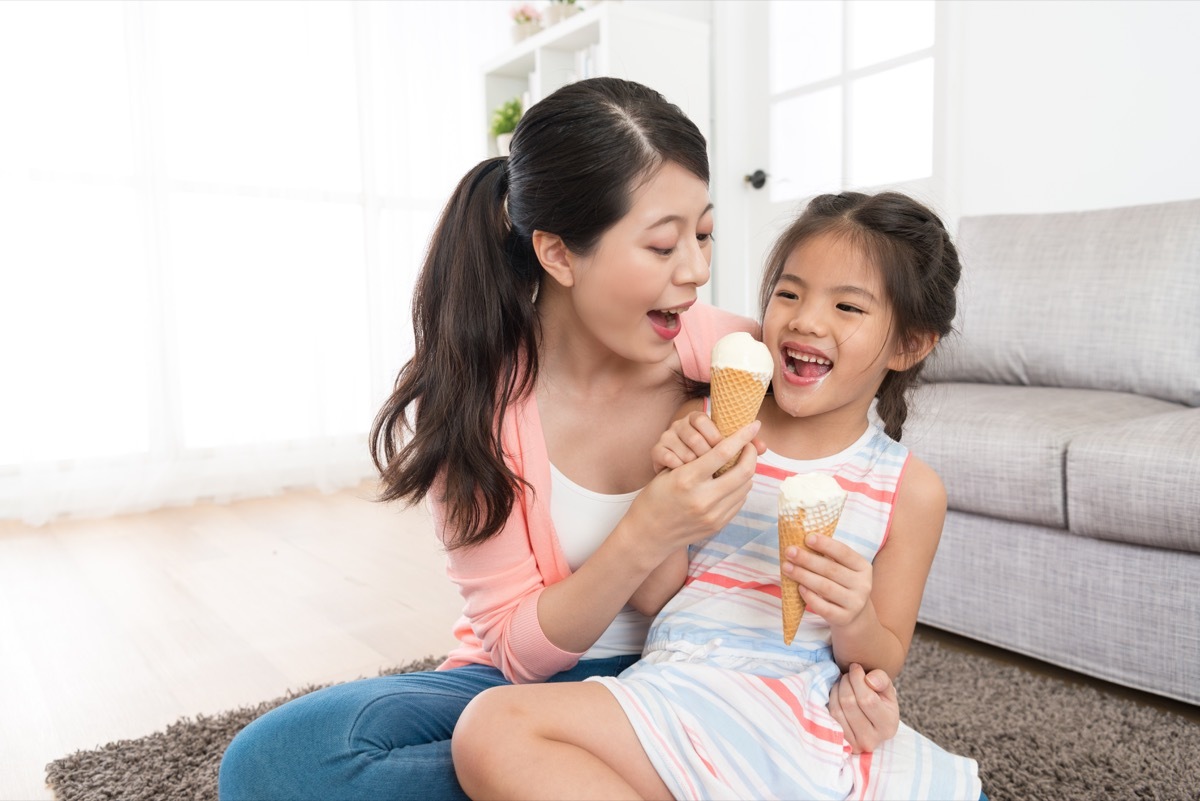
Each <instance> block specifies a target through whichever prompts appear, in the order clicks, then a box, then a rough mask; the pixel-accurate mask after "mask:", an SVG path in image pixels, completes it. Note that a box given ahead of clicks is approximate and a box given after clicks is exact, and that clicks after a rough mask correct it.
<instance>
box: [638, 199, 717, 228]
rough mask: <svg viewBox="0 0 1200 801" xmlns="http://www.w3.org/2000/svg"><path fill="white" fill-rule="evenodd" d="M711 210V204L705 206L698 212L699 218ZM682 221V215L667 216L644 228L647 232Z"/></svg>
mask: <svg viewBox="0 0 1200 801" xmlns="http://www.w3.org/2000/svg"><path fill="white" fill-rule="evenodd" d="M712 208H713V204H711V203H709V204H708V205H707V206H705V207H704V211H702V212H700V216H701V217H703V216H704V215H705V214H708V213H709V212H710V211H712ZM682 221H683V216H682V215H680V214H668V215H667V216H666V217H663V218H662V219H661V220H659V221H657V222H653V223H650V224H649V225H647V226H646V228H647V230H649V229H650V228H657V227H658V226H660V225H666V224H667V223H673V222H682Z"/></svg>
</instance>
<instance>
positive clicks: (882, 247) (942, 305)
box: [759, 192, 962, 440]
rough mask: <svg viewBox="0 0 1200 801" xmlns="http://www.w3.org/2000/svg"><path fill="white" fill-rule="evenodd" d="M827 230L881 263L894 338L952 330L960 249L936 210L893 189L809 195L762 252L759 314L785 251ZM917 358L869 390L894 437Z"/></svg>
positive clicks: (901, 422)
mask: <svg viewBox="0 0 1200 801" xmlns="http://www.w3.org/2000/svg"><path fill="white" fill-rule="evenodd" d="M826 233H834V234H837V235H840V236H845V237H846V238H847V239H848V240H849V241H851V242H853V243H854V244H855V245H857V246H858V247H860V248H861V249H862V252H863V254H864V255H865V256H866V257H867V258H868V259H869V260H870V262H871V263H872V264H874V265H875V266H876V268H877V269H878V270H879V271H880V274H881V275H882V277H883V284H884V291H885V292H886V293H887V297H888V301H889V302H890V303H891V306H892V320H893V325H894V326H895V333H896V336H897V341H898V342H900V343H902V344H907V343H909V342H911V341H912V339H913V337H914V335H916V334H920V333H933V334H937V335H938V336H939V337H944V336H946V335H948V334H949V333H950V331H951V330H952V326H953V322H954V313H955V308H956V301H955V296H954V290H955V287H957V286H958V279H959V276H960V275H961V274H962V265H961V264H960V263H959V260H958V250H957V249H956V248H955V247H954V243H952V242H951V241H950V234H949V233H948V232H947V231H946V227H945V226H944V225H943V224H942V221H941V220H940V219H938V216H937V215H936V214H934V213H933V212H932V211H930V210H929V209H928V208H926V207H925V206H923V205H922V204H920V203H918V202H917V201H915V200H913V199H912V198H910V197H908V196H907V195H902V194H900V193H899V192H881V193H879V194H877V195H864V194H861V193H859V192H843V193H841V194H840V195H819V196H818V197H815V198H813V200H812V201H810V202H809V204H808V207H807V208H806V209H805V210H804V213H803V214H801V215H800V217H799V218H798V219H797V220H796V221H795V222H793V223H792V224H791V226H789V227H788V229H787V230H786V231H784V233H783V235H782V236H781V237H780V238H779V240H778V241H777V242H776V243H775V247H774V248H772V250H771V255H770V256H769V257H768V259H767V266H766V272H765V273H764V275H763V282H762V287H761V290H760V292H761V294H760V296H759V304H760V310H761V312H762V313H763V314H765V313H766V309H767V303H768V302H769V301H770V300H771V296H772V295H773V294H774V289H775V284H776V283H777V282H778V281H779V276H780V275H781V274H782V273H783V267H784V264H785V262H786V261H787V258H788V256H789V255H790V254H791V252H792V251H793V250H795V249H796V248H797V247H799V246H800V245H801V244H803V243H804V242H805V241H807V240H809V239H811V238H813V237H815V236H819V235H821V234H826ZM923 366H924V361H921V362H918V363H917V364H915V365H914V366H913V367H911V368H909V369H907V370H904V371H894V370H893V371H889V372H888V374H887V375H886V376H885V377H884V379H883V383H882V384H881V385H880V387H879V391H878V392H876V393H875V397H876V398H878V399H879V402H878V404H876V407H875V411H876V413H877V414H878V415H879V417H880V419H881V420H882V421H883V424H884V430H885V431H886V432H887V435H888V436H890V437H891V438H892V439H896V440H898V439H900V435H901V434H902V433H903V430H904V421H905V420H906V419H907V418H908V400H907V397H906V396H907V393H908V390H909V388H910V387H912V386H913V385H914V384H915V383H916V380H917V376H918V375H920V372H921V368H922V367H923Z"/></svg>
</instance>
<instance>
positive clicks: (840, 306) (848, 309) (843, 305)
mask: <svg viewBox="0 0 1200 801" xmlns="http://www.w3.org/2000/svg"><path fill="white" fill-rule="evenodd" d="M837 308H838V311H844V312H852V313H854V314H863V313H864V312H863V310H862V309H860V308H858V307H857V306H851V305H850V304H849V303H839V304H838V305H837Z"/></svg>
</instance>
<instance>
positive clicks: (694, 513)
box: [625, 420, 760, 564]
mask: <svg viewBox="0 0 1200 801" xmlns="http://www.w3.org/2000/svg"><path fill="white" fill-rule="evenodd" d="M710 422H711V421H710ZM701 425H702V424H701ZM759 427H760V423H759V422H758V421H757V420H756V421H754V422H753V423H751V424H750V425H748V426H745V427H744V428H741V429H740V430H738V431H735V432H734V433H733V434H730V435H729V436H728V437H726V438H725V439H719V441H718V443H717V445H716V446H714V447H711V448H709V449H708V451H707V452H705V453H703V454H701V455H700V456H696V457H695V458H693V460H692V461H690V462H688V463H687V464H684V465H681V466H680V467H678V468H675V469H671V470H664V471H662V472H660V473H659V474H658V475H657V476H655V477H654V479H653V480H652V481H651V482H650V483H649V484H647V485H646V488H645V489H643V490H642V491H641V493H640V494H639V495H638V497H637V498H636V499H635V500H634V502H633V505H632V506H631V507H630V509H629V512H628V513H627V514H626V518H625V519H626V520H628V521H629V522H631V523H632V524H633V529H632V530H633V531H637V532H640V534H639V535H638V536H639V538H640V539H642V541H643V542H646V543H647V544H649V542H650V541H651V540H652V541H653V543H654V545H653V548H654V550H655V551H659V550H660V549H661V553H660V554H658V555H657V558H656V561H655V564H657V563H658V562H659V561H661V560H662V559H663V558H665V556H666V555H667V554H668V553H670V552H671V551H673V550H675V549H676V548H679V547H682V546H684V545H690V544H691V543H693V542H698V541H699V540H702V539H704V538H705V537H708V536H711V535H712V534H714V533H716V532H717V531H719V530H720V529H721V527H722V526H724V525H725V524H726V523H728V522H729V521H730V520H732V519H733V516H734V515H736V514H737V513H738V510H739V509H741V508H742V504H743V503H744V502H745V500H746V496H747V495H749V494H750V487H751V484H752V483H753V479H754V466H755V463H756V461H757V455H756V453H755V448H754V446H753V445H752V444H751V443H752V441H753V439H754V437H755V435H757V434H758V429H759ZM734 458H736V459H737V462H736V463H735V464H734V466H733V467H732V468H730V469H729V470H727V471H726V472H725V473H723V474H722V475H721V476H720V477H719V478H713V473H714V472H715V471H716V470H717V468H719V467H720V466H721V465H723V464H725V463H726V462H728V461H729V460H730V459H734ZM648 555H649V554H648Z"/></svg>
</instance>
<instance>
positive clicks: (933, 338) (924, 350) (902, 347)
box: [887, 331, 941, 373]
mask: <svg viewBox="0 0 1200 801" xmlns="http://www.w3.org/2000/svg"><path fill="white" fill-rule="evenodd" d="M939 339H941V337H939V336H938V335H937V334H935V333H933V332H930V331H922V332H918V333H916V334H913V335H912V336H911V337H909V338H908V339H907V340H906V341H904V342H900V343H898V344H897V345H896V352H895V353H894V354H892V358H891V359H889V360H888V364H887V366H888V369H889V370H895V371H896V372H897V373H903V372H904V371H905V370H911V369H912V368H913V367H916V366H917V365H918V364H920V363H921V360H922V359H924V358H925V357H926V356H928V355H929V353H930V352H931V351H932V350H933V346H934V345H936V344H937V343H938V340H939Z"/></svg>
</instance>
